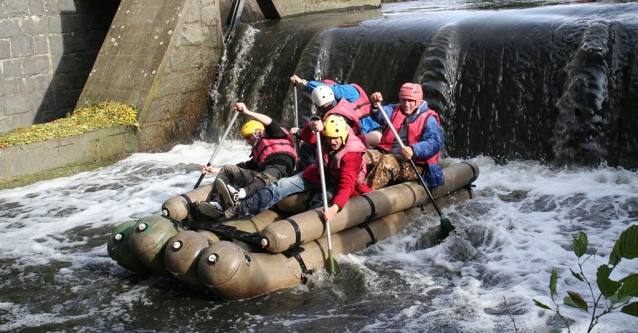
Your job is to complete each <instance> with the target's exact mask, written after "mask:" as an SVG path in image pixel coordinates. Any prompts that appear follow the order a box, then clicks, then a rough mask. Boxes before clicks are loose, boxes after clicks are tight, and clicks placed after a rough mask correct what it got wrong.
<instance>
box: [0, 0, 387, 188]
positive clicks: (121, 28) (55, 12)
mask: <svg viewBox="0 0 638 333" xmlns="http://www.w3.org/2000/svg"><path fill="white" fill-rule="evenodd" d="M380 5H381V1H380V0H376V1H375V0H351V1H339V0H326V1H320V2H317V1H311V0H268V1H263V0H247V1H240V0H236V1H231V0H164V1H152V0H111V1H102V2H99V4H97V3H95V2H94V1H90V0H75V1H74V0H55V1H45V0H26V1H25V0H2V1H0V15H1V16H0V61H1V63H2V72H1V74H2V77H1V79H2V84H1V85H0V88H1V89H2V91H0V133H5V132H8V131H10V130H11V129H13V128H16V127H26V126H30V125H31V124H37V123H43V122H48V121H52V120H55V119H59V118H62V117H65V116H66V114H68V113H70V112H72V111H73V110H75V109H77V108H80V107H83V106H84V105H85V103H87V102H100V101H114V102H119V103H124V104H130V105H133V106H135V107H136V108H137V110H138V122H139V124H140V129H139V130H133V129H131V128H126V127H118V128H110V129H104V130H98V131H95V132H94V133H90V134H87V135H79V136H74V137H68V138H61V139H55V140H50V141H46V142H38V143H33V144H29V145H26V146H15V147H8V148H5V149H1V150H0V189H3V188H11V187H16V186H22V185H25V184H29V183H33V182H35V181H39V180H43V179H50V178H54V177H60V176H66V175H70V174H73V173H77V172H81V171H86V170H90V169H94V168H97V167H100V166H103V165H108V164H111V163H113V162H115V161H117V160H120V159H122V158H125V157H126V156H128V155H130V154H131V153H134V152H158V151H166V150H169V149H171V148H172V147H173V146H175V145H176V144H180V143H188V142H191V141H192V140H193V138H194V137H195V136H196V135H197V133H198V131H199V130H201V124H202V123H203V122H204V120H205V117H206V114H207V103H208V101H207V100H208V94H209V91H210V89H211V84H212V82H213V80H214V78H215V74H216V66H217V64H218V62H219V60H220V57H221V55H222V54H223V50H224V37H225V36H224V33H225V32H226V31H227V30H228V28H229V24H231V23H232V24H235V23H236V22H244V23H247V22H254V21H261V20H264V19H266V20H267V19H280V18H284V17H289V16H298V15H303V14H308V13H313V12H326V11H343V10H355V9H370V8H378V7H380Z"/></svg>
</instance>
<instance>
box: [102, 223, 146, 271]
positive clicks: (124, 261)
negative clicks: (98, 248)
mask: <svg viewBox="0 0 638 333" xmlns="http://www.w3.org/2000/svg"><path fill="white" fill-rule="evenodd" d="M136 225H137V221H136V220H133V221H126V222H124V223H122V224H120V225H119V226H117V227H116V228H115V230H113V233H111V237H109V240H108V241H107V242H106V251H107V252H108V254H109V257H111V259H113V260H115V261H116V262H117V263H118V264H119V265H120V266H122V267H124V268H126V269H128V270H130V271H133V272H148V271H149V269H148V268H147V267H146V266H145V265H144V263H142V262H141V261H140V260H139V259H137V257H136V256H135V254H133V251H131V247H130V246H129V238H130V236H131V233H132V232H133V229H134V228H135V226H136Z"/></svg>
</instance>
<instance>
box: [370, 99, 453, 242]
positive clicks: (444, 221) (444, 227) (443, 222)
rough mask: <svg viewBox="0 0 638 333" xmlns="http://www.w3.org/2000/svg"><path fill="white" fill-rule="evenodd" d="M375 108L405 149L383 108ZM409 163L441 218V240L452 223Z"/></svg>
mask: <svg viewBox="0 0 638 333" xmlns="http://www.w3.org/2000/svg"><path fill="white" fill-rule="evenodd" d="M377 108H378V109H379V111H380V112H381V115H383V119H385V123H386V124H387V126H388V127H389V128H390V130H391V131H392V133H393V134H394V138H395V139H396V140H397V143H398V144H399V146H401V149H403V148H405V145H404V144H403V142H401V139H400V138H399V133H397V130H396V129H395V128H394V126H392V123H391V122H390V119H388V115H387V114H385V111H384V110H383V107H381V103H377ZM373 110H374V109H373ZM410 163H411V164H412V168H413V169H414V173H416V175H417V176H418V177H419V181H420V182H421V185H423V188H424V189H425V192H427V193H428V197H429V198H430V201H432V204H434V208H436V212H437V213H439V216H440V217H441V239H444V238H445V237H447V236H448V235H450V232H451V231H452V230H454V226H453V225H452V222H451V221H450V220H449V219H448V218H447V217H445V216H443V213H441V209H440V208H439V205H437V204H436V201H435V200H434V197H433V196H432V193H431V192H430V189H429V188H428V186H427V185H426V184H425V180H423V177H421V174H420V173H419V169H417V167H416V164H414V161H413V160H412V159H410Z"/></svg>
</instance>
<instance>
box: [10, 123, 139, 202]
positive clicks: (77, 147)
mask: <svg viewBox="0 0 638 333" xmlns="http://www.w3.org/2000/svg"><path fill="white" fill-rule="evenodd" d="M137 151H139V147H138V140H137V137H136V135H135V133H134V132H133V131H132V130H131V129H130V128H129V127H126V126H118V127H111V128H106V129H101V130H97V131H94V132H91V133H87V134H84V135H76V136H72V137H68V138H60V139H54V140H49V141H43V142H36V143H32V144H29V145H25V146H16V147H9V148H5V149H1V150H0V189H6V188H13V187H17V186H22V185H27V184H31V183H34V182H36V181H39V180H45V179H52V178H57V177H63V176H69V175H72V174H75V173H78V172H83V171H86V170H91V169H95V168H98V167H101V166H105V165H109V164H112V163H115V162H117V161H118V160H121V159H123V158H125V157H127V156H128V155H130V154H132V153H134V152H137Z"/></svg>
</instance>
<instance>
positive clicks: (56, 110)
mask: <svg viewBox="0 0 638 333" xmlns="http://www.w3.org/2000/svg"><path fill="white" fill-rule="evenodd" d="M119 1H120V0H103V1H95V0H0V133H4V132H8V131H9V130H11V129H13V128H15V127H18V126H21V127H26V126H29V125H31V124H33V123H43V122H48V121H51V120H54V119H58V118H61V117H64V116H65V115H66V114H67V113H69V112H71V111H73V109H74V108H75V105H76V103H77V101H78V97H79V96H80V93H81V92H82V89H83V87H84V84H85V82H86V78H87V77H88V75H89V71H90V70H91V67H92V66H93V62H94V61H95V59H96V57H97V54H98V52H99V50H100V47H101V46H102V41H104V36H105V35H106V33H107V31H108V29H109V25H110V23H111V19H112V18H113V15H114V13H115V9H116V8H117V5H118V4H119Z"/></svg>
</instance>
